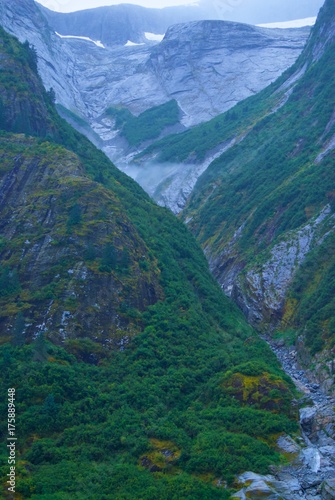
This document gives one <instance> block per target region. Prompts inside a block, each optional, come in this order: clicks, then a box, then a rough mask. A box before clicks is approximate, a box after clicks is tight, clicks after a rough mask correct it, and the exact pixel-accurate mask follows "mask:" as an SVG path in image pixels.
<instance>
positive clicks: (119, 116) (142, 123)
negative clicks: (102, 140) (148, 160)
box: [106, 99, 180, 146]
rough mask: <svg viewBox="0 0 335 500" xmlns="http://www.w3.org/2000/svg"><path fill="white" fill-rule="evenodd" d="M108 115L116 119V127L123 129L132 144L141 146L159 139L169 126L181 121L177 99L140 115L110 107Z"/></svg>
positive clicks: (122, 132) (122, 134)
mask: <svg viewBox="0 0 335 500" xmlns="http://www.w3.org/2000/svg"><path fill="white" fill-rule="evenodd" d="M106 114H107V115H108V116H111V117H112V118H114V119H115V128H116V129H119V130H121V136H123V137H124V138H125V139H126V140H127V141H128V144H129V145H130V146H139V145H140V144H142V143H143V142H145V141H149V140H152V139H157V137H159V136H160V135H161V133H162V132H164V130H165V129H166V128H167V127H171V126H173V125H176V124H177V123H178V122H179V117H180V109H179V106H178V104H177V101H175V100H174V99H173V100H172V101H169V102H166V103H165V104H161V105H160V106H155V107H153V108H150V109H148V110H146V111H144V112H143V113H141V114H140V115H139V116H134V115H133V114H132V113H131V112H130V111H129V110H128V109H126V108H113V107H111V108H108V109H107V111H106Z"/></svg>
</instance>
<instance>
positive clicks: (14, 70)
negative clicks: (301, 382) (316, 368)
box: [0, 30, 296, 500]
mask: <svg viewBox="0 0 335 500" xmlns="http://www.w3.org/2000/svg"><path fill="white" fill-rule="evenodd" d="M0 66H1V73H0V75H1V77H0V97H1V103H2V114H1V127H2V131H1V135H0V157H1V162H0V175H1V184H0V210H1V214H0V221H1V222H0V226H1V243H0V257H1V271H0V281H1V286H0V315H1V317H0V328H1V330H0V331H1V337H0V339H1V346H0V351H1V358H0V365H1V374H2V377H1V387H2V392H1V394H2V397H1V414H2V415H5V414H6V394H7V389H8V388H9V387H11V388H15V389H16V401H15V404H16V413H17V421H16V427H17V437H18V441H17V464H16V474H17V495H16V498H17V499H20V498H21V499H22V498H33V499H36V500H37V499H41V500H42V499H43V500H51V499H52V500H57V499H60V500H61V499H64V500H65V499H66V500H68V499H69V498H71V499H78V500H79V499H82V500H87V499H88V498H92V499H98V500H100V499H101V500H102V499H108V498H110V499H113V500H115V499H116V500H118V499H120V500H121V499H135V498H136V499H155V500H156V499H175V500H177V499H178V500H181V499H184V498H189V499H192V500H193V499H205V498H207V499H215V498H218V499H219V498H228V497H229V490H228V489H227V488H226V487H225V484H226V483H225V482H226V481H227V482H228V485H229V487H231V486H233V480H234V475H235V474H236V473H238V472H241V471H245V470H254V471H255V472H266V471H267V469H268V466H269V464H273V463H278V462H280V460H281V456H280V455H279V453H278V452H277V451H276V448H275V442H276V439H277V437H278V435H279V434H280V433H283V432H294V431H296V423H295V415H294V413H293V412H292V407H291V398H292V385H291V382H290V381H289V380H288V379H287V378H286V377H285V375H284V374H283V373H282V371H281V370H280V368H279V366H278V363H277V361H276V359H275V357H274V355H273V354H272V353H271V352H270V350H269V349H268V347H267V346H266V344H265V343H263V342H262V341H261V340H260V339H259V338H258V337H257V336H256V335H255V333H254V331H253V330H252V329H251V327H249V326H248V325H247V324H246V322H245V320H244V319H243V317H242V316H241V314H240V313H239V312H238V310H237V309H236V308H235V307H234V306H233V305H232V304H231V303H230V302H229V301H228V300H227V299H225V298H224V297H223V295H222V293H221V291H220V288H219V287H218V286H217V285H216V284H215V282H214V280H213V279H212V277H211V275H210V273H209V272H208V268H207V263H206V260H205V258H204V256H203V255H202V252H201V250H200V248H199V247H198V246H197V244H196V242H195V240H194V239H193V237H192V236H191V234H190V233H188V231H187V229H186V228H185V227H184V226H183V224H182V223H180V222H179V221H178V220H176V219H175V218H174V216H173V215H172V214H171V213H170V212H169V211H167V210H165V209H162V208H160V207H157V206H155V205H154V204H153V203H152V202H151V201H150V199H149V198H148V196H147V195H146V194H145V193H144V192H143V191H142V189H141V188H140V187H139V186H138V185H137V184H136V183H135V182H133V181H132V180H131V179H130V178H128V177H126V176H125V175H124V174H122V173H121V172H119V171H118V170H117V169H116V168H115V167H114V166H113V165H112V164H111V163H110V162H109V160H108V159H107V158H106V157H105V156H104V155H103V153H101V152H100V151H98V150H97V149H96V148H95V147H94V146H92V145H91V144H90V143H89V141H88V140H87V139H85V138H84V137H82V136H80V135H79V134H78V133H77V132H75V131H74V130H73V129H71V127H70V126H69V125H67V124H66V123H65V122H64V121H63V120H62V119H61V118H59V116H58V115H57V114H56V112H55V110H54V106H53V102H52V101H53V96H52V92H50V91H49V92H48V93H46V92H45V91H44V89H43V88H42V85H41V82H40V80H39V78H38V76H37V74H36V67H35V64H34V51H33V50H32V49H31V48H30V47H29V46H27V45H26V46H22V45H20V44H19V43H18V41H17V40H15V39H14V38H12V37H11V36H9V35H8V34H6V33H5V32H4V31H3V30H1V31H0ZM20 103H22V106H21V105H20ZM1 435H2V438H3V441H2V445H1V475H2V485H1V487H2V493H1V496H2V498H10V496H9V495H8V491H7V489H6V488H7V486H8V485H7V484H6V481H7V476H6V474H8V466H7V451H8V450H7V448H6V437H7V424H5V419H2V420H1ZM219 480H220V481H219Z"/></svg>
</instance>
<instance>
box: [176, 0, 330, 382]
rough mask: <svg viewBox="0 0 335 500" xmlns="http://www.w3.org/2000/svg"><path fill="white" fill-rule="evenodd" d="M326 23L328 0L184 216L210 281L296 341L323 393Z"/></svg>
mask: <svg viewBox="0 0 335 500" xmlns="http://www.w3.org/2000/svg"><path fill="white" fill-rule="evenodd" d="M334 25H335V6H334V2H333V1H330V0H329V1H326V3H325V5H324V7H323V9H322V10H321V12H320V15H319V18H318V21H317V24H316V26H315V28H314V31H313V33H312V35H311V38H310V40H309V42H308V44H307V46H306V49H305V51H304V52H303V54H302V55H301V57H300V59H299V60H298V61H297V63H296V65H295V66H294V67H293V68H291V70H289V72H287V73H286V74H285V75H283V76H282V77H281V79H280V80H279V81H278V82H276V83H275V84H274V85H272V86H270V87H269V88H268V89H266V91H264V92H263V93H262V94H259V95H258V96H255V97H253V98H252V99H250V100H247V101H245V102H244V103H241V104H240V105H239V107H236V109H235V110H233V112H234V113H235V115H236V117H235V118H236V120H235V121H236V124H238V122H239V121H240V120H241V111H242V110H243V108H244V109H247V108H249V112H250V110H254V111H253V118H252V119H253V121H254V122H253V123H252V124H251V126H250V127H249V128H247V127H246V128H245V131H244V134H246V135H245V137H244V138H243V140H242V141H241V142H240V143H239V144H238V145H236V146H235V147H233V148H231V149H230V150H229V151H227V152H226V153H225V154H223V155H222V156H221V157H220V158H219V159H217V160H216V161H215V162H213V163H212V165H211V166H210V167H209V169H208V170H207V171H206V173H205V174H204V175H203V176H202V178H200V179H199V181H198V184H197V186H196V188H195V191H194V193H193V196H192V197H191V200H190V202H189V205H188V207H187V209H186V210H185V213H184V217H185V219H187V220H188V221H190V222H189V227H190V228H191V229H192V231H193V233H194V234H195V235H196V237H197V239H198V241H199V242H200V243H201V245H202V246H203V247H204V248H205V249H206V253H207V255H208V257H209V260H210V263H211V267H212V269H213V271H214V273H215V275H216V276H217V278H218V280H219V281H220V283H221V284H222V286H223V287H224V288H225V290H226V291H227V293H230V294H232V296H233V297H234V298H235V299H236V301H237V302H238V303H239V305H240V306H241V308H242V309H243V310H244V312H245V313H246V315H247V317H248V319H249V320H250V321H251V322H253V323H254V324H255V325H257V326H258V327H259V328H261V329H263V330H268V329H269V327H270V328H272V329H277V333H278V335H283V336H284V337H286V338H289V339H290V340H291V341H295V340H296V339H297V338H299V341H298V345H299V346H300V351H299V352H300V355H301V360H302V361H303V362H304V363H305V365H306V366H308V367H310V366H311V365H312V363H314V366H315V364H316V372H317V374H318V377H319V380H320V381H321V382H323V383H324V388H325V389H327V390H330V391H334V390H335V386H334V367H333V365H332V360H333V358H334V347H335V315H334V311H335V309H334V306H335V302H334V296H335V295H334V292H335V281H334V266H335V260H334V256H335V253H334V249H335V247H334V230H335V225H334V217H335V169H334V162H335V153H334V145H335V135H334V134H335V119H334V117H335V59H334V50H335V39H334ZM264 106H267V111H264ZM262 107H263V109H262ZM257 109H258V111H257ZM226 118H227V115H226ZM221 119H224V117H222V118H221ZM208 126H209V125H208ZM236 127H238V125H236ZM189 147H191V145H190V146H189ZM207 147H208V149H210V148H211V147H212V146H211V144H209V143H208V144H207Z"/></svg>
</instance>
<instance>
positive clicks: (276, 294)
mask: <svg viewBox="0 0 335 500" xmlns="http://www.w3.org/2000/svg"><path fill="white" fill-rule="evenodd" d="M333 224H334V216H333V214H332V211H331V208H330V206H329V205H327V206H326V207H325V208H324V209H323V210H322V211H321V212H320V214H319V215H318V216H317V217H315V218H314V219H313V220H312V221H310V222H308V224H306V225H305V226H304V227H302V228H301V229H299V230H297V231H293V232H291V233H290V234H286V235H285V238H283V241H282V242H280V243H278V244H277V245H275V246H274V247H273V248H272V249H271V251H270V252H269V256H268V258H267V259H266V260H265V262H264V263H263V264H262V265H258V266H257V267H251V266H249V269H248V271H247V272H246V273H245V275H240V271H241V270H242V269H243V267H244V266H243V263H241V262H238V260H237V259H236V253H235V245H236V242H237V241H238V238H239V237H240V235H241V234H242V232H243V228H241V231H240V232H238V231H237V232H236V234H235V236H234V238H233V239H232V240H231V242H229V243H228V244H227V246H226V249H225V251H224V253H223V254H222V256H219V257H216V258H215V259H212V260H210V265H211V268H212V270H213V272H214V274H215V275H216V277H217V279H218V281H219V283H220V284H221V286H222V288H223V289H224V290H225V292H226V293H227V294H228V295H231V296H232V297H233V298H234V299H235V300H236V302H237V303H238V304H239V305H240V307H241V308H242V309H243V311H244V313H245V314H246V316H247V318H248V320H249V321H250V322H251V323H252V324H253V325H255V326H257V327H260V328H261V327H262V323H264V322H265V323H266V325H268V324H272V325H275V324H276V323H278V322H279V321H280V319H281V317H282V311H283V305H284V302H285V297H286V294H287V291H288V289H289V287H290V285H291V283H292V280H293V278H294V275H295V272H296V271H297V270H298V269H299V267H300V266H301V264H302V263H303V262H304V259H305V258H306V256H307V255H308V253H309V252H310V251H311V249H312V248H315V247H316V246H318V245H319V244H321V243H322V242H323V241H324V238H325V237H327V236H328V235H329V234H330V233H331V232H332V231H334V227H332V226H333ZM330 228H331V229H330ZM329 229H330V231H329ZM230 256H231V257H230ZM221 260H222V262H223V265H222V266H220V261H221ZM250 267H251V268H250Z"/></svg>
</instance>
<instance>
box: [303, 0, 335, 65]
mask: <svg viewBox="0 0 335 500" xmlns="http://www.w3.org/2000/svg"><path fill="white" fill-rule="evenodd" d="M334 42H335V2H334V0H326V2H325V4H324V6H323V7H322V9H321V10H320V13H319V16H318V19H317V22H316V24H315V27H314V30H313V32H312V34H311V37H310V39H309V42H308V44H307V47H306V50H305V53H304V56H305V58H307V59H309V60H310V62H315V61H318V60H320V59H321V57H322V56H323V54H324V53H325V51H326V50H327V48H328V47H329V46H330V45H332V44H334Z"/></svg>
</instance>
